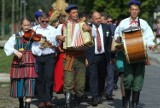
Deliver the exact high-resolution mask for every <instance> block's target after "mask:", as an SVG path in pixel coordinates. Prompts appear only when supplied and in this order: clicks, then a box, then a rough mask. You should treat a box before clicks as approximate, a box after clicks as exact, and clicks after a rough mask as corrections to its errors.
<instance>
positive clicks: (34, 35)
mask: <svg viewBox="0 0 160 108" xmlns="http://www.w3.org/2000/svg"><path fill="white" fill-rule="evenodd" d="M23 37H24V39H26V40H30V39H32V40H33V41H40V40H41V38H43V35H41V34H37V33H36V32H35V31H34V30H32V29H29V30H28V31H25V32H24V35H23Z"/></svg>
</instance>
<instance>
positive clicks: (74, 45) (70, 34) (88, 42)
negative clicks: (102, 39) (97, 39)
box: [63, 22, 94, 50]
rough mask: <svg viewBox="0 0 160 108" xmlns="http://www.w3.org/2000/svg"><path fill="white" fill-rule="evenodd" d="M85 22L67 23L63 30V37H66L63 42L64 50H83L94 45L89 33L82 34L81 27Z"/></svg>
mask: <svg viewBox="0 0 160 108" xmlns="http://www.w3.org/2000/svg"><path fill="white" fill-rule="evenodd" d="M84 24H85V22H80V23H75V24H73V23H67V24H66V25H65V27H64V28H63V35H64V36H66V40H65V42H63V49H65V50H83V49H85V48H87V47H91V46H93V45H94V42H93V37H92V36H91V34H90V33H89V32H84V31H83V29H82V27H83V25H84Z"/></svg>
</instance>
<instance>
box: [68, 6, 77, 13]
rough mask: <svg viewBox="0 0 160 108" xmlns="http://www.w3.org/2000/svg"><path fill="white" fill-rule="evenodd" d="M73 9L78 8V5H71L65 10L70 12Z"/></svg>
mask: <svg viewBox="0 0 160 108" xmlns="http://www.w3.org/2000/svg"><path fill="white" fill-rule="evenodd" d="M72 9H78V7H77V6H76V5H69V6H68V7H67V8H66V9H65V12H66V13H68V12H70V10H72Z"/></svg>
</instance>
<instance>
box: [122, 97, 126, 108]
mask: <svg viewBox="0 0 160 108" xmlns="http://www.w3.org/2000/svg"><path fill="white" fill-rule="evenodd" d="M125 101H126V98H125V96H123V97H122V106H123V107H125Z"/></svg>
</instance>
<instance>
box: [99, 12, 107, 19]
mask: <svg viewBox="0 0 160 108" xmlns="http://www.w3.org/2000/svg"><path fill="white" fill-rule="evenodd" d="M100 14H101V17H104V18H106V19H107V17H108V15H107V14H106V13H105V12H101V13H100Z"/></svg>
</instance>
